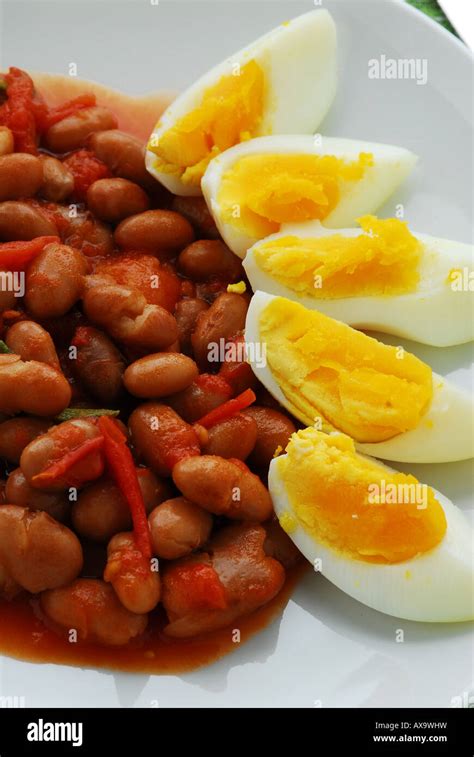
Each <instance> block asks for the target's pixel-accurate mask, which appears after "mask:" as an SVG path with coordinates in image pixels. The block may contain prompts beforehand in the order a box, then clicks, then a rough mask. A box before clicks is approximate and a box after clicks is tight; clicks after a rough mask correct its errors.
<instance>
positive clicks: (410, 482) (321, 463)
mask: <svg viewBox="0 0 474 757" xmlns="http://www.w3.org/2000/svg"><path fill="white" fill-rule="evenodd" d="M268 486H269V490H270V494H271V497H272V500H273V505H274V508H275V512H276V514H277V516H278V518H279V520H280V523H281V525H282V526H283V528H284V529H285V530H286V531H287V533H288V534H289V536H290V537H291V539H292V540H293V542H294V543H295V544H296V546H297V547H298V549H299V550H300V551H301V552H302V553H303V555H304V556H305V557H306V558H307V559H308V560H309V561H310V562H311V563H312V564H313V566H314V568H315V570H317V571H320V572H321V573H322V574H323V575H324V576H325V577H326V578H327V579H329V581H331V582H332V583H333V584H335V585H336V586H338V587H339V588H340V589H342V591H344V592H346V594H349V595H350V596H351V597H354V599H357V600H359V602H363V603H364V604H365V605H367V606H368V607H372V608H374V609H375V610H379V611H380V612H384V613H387V614H388V615H394V616H396V617H398V618H405V619H407V620H417V621H427V622H438V623H448V622H452V621H463V620H471V619H472V618H473V617H474V583H473V566H474V553H473V532H472V529H471V527H470V525H469V523H468V522H467V520H466V518H465V516H464V514H463V513H462V511H461V510H459V509H458V508H457V507H455V506H454V505H453V503H452V502H451V500H449V499H448V498H447V497H445V496H443V495H442V494H440V493H439V492H436V491H434V490H433V489H431V488H430V487H428V486H426V485H424V484H420V483H419V482H418V481H417V480H416V479H415V478H414V476H410V475H405V474H403V473H398V472H396V471H394V470H392V469H391V468H388V467H386V466H385V465H382V464H381V463H379V462H378V461H377V460H374V459H373V458H370V457H365V456H362V455H359V454H358V453H357V452H356V450H355V448H354V442H353V441H352V439H350V438H349V437H347V436H346V435H344V434H339V433H337V434H330V435H328V434H324V433H322V432H321V431H317V430H316V429H314V428H307V429H304V430H302V431H299V432H297V433H296V434H293V436H292V438H291V440H290V442H289V444H288V446H287V449H286V454H285V455H282V456H280V457H276V458H275V459H274V460H273V461H272V463H271V465H270V472H269V479H268Z"/></svg>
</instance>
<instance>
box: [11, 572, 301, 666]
mask: <svg viewBox="0 0 474 757" xmlns="http://www.w3.org/2000/svg"><path fill="white" fill-rule="evenodd" d="M306 569H307V565H306V563H301V564H299V565H297V566H295V567H294V568H292V569H291V570H289V571H287V578H286V581H285V585H284V586H283V589H282V590H281V591H280V593H279V594H278V595H277V596H276V597H275V598H274V599H273V600H272V601H271V602H269V603H268V604H267V605H265V606H264V607H261V608H259V609H258V610H257V611H256V612H254V613H252V614H251V615H249V616H247V617H244V618H239V619H238V620H236V621H235V622H234V623H233V624H232V627H229V628H225V629H223V630H221V631H214V632H213V633H209V634H206V635H204V636H201V637H196V638H194V639H169V638H167V637H166V636H165V635H164V633H163V627H164V626H165V625H166V617H165V614H164V611H163V610H162V609H160V608H159V609H158V610H155V611H154V612H153V613H151V614H150V622H149V625H148V628H147V630H146V631H145V633H144V634H143V636H142V637H140V639H138V640H136V641H132V642H130V643H129V644H128V645H127V646H125V647H104V646H100V645H99V644H91V643H86V642H81V641H77V642H69V641H68V639H67V638H66V637H65V636H64V635H58V633H57V632H56V631H53V630H52V629H51V628H50V627H48V626H47V625H45V622H44V618H43V617H42V614H41V610H40V609H39V603H38V600H37V599H32V598H30V597H18V598H17V599H15V600H13V601H12V602H7V601H5V600H0V653H1V654H5V655H9V656H10V657H16V658H18V659H20V660H26V661H29V662H42V663H57V664H61V665H78V666H81V667H84V666H85V667H94V668H108V669H112V670H124V671H129V672H134V673H149V674H152V673H155V674H173V673H184V672H185V671H190V670H194V669H196V668H199V667H201V666H203V665H209V664H211V663H212V662H215V661H216V660H218V659H219V658H221V657H223V656H224V655H226V654H229V653H230V652H233V651H234V650H235V649H237V648H238V647H239V646H240V644H242V643H244V642H246V641H247V640H248V639H250V638H251V637H252V636H253V635H254V634H255V633H258V631H261V630H262V629H263V628H265V627H266V626H267V625H269V624H270V623H271V622H272V621H273V620H275V619H276V618H277V616H278V615H279V614H280V613H281V612H282V611H283V608H284V607H285V606H286V604H287V602H288V600H289V598H290V596H291V593H292V591H293V589H294V587H295V585H296V583H297V582H298V580H299V579H300V577H301V576H302V575H303V573H304V572H305V570H306ZM234 629H239V631H240V643H236V642H235V641H234V640H233V632H234Z"/></svg>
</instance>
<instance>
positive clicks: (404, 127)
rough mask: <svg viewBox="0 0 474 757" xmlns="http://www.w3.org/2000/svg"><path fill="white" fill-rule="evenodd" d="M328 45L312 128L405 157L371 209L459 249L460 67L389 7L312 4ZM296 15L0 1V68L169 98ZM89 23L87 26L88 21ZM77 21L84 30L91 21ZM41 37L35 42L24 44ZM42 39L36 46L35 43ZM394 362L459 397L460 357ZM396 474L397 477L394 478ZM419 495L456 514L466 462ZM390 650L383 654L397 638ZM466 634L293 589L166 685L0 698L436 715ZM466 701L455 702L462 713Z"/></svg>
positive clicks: (467, 219)
mask: <svg viewBox="0 0 474 757" xmlns="http://www.w3.org/2000/svg"><path fill="white" fill-rule="evenodd" d="M324 6H325V7H327V8H328V9H329V10H330V11H331V12H332V13H333V15H334V18H335V20H336V23H337V27H338V33H339V43H340V68H341V77H340V86H339V92H338V96H337V101H336V103H335V105H334V107H333V109H332V111H331V113H330V116H329V118H328V120H327V122H326V124H325V125H324V127H323V128H322V129H321V130H322V131H323V133H327V134H329V135H331V136H343V137H354V138H361V139H367V140H373V141H381V142H389V143H390V142H393V143H394V144H399V145H402V146H404V147H407V148H409V149H411V150H413V151H415V152H416V153H418V154H419V155H420V157H421V160H420V164H419V167H418V168H417V171H416V175H415V176H413V178H412V180H411V181H410V182H409V183H408V184H407V186H406V187H405V188H403V189H402V191H400V192H399V193H398V195H397V196H396V197H395V198H394V199H393V200H391V201H390V202H389V203H388V204H387V205H386V206H385V207H384V208H383V214H384V215H391V214H393V213H394V209H395V204H396V203H400V202H401V203H403V204H404V206H405V209H406V218H407V219H409V221H410V223H411V224H412V226H413V228H414V229H416V230H417V231H421V232H427V233H430V234H434V235H439V236H446V237H451V238H452V239H457V240H460V241H464V242H467V241H468V240H469V239H470V238H471V234H472V199H473V198H472V176H471V175H470V172H469V169H470V154H471V149H472V95H471V91H470V82H471V81H472V79H471V76H472V71H471V60H470V56H469V53H468V52H467V50H466V49H465V48H464V46H463V45H462V43H461V42H459V41H458V40H457V39H455V38H454V37H453V36H452V35H450V34H449V33H448V32H446V31H445V30H444V29H442V28H440V27H439V26H438V25H437V24H435V23H434V22H432V21H430V20H429V19H427V18H425V17H424V16H423V15H422V14H420V13H418V12H416V11H414V10H413V9H412V8H410V7H409V6H406V5H404V4H402V3H398V2H391V1H387V2H385V0H376V2H367V1H362V0H361V1H360V2H359V1H358V0H352V1H349V0H341V2H330V0H327V1H325V2H324ZM311 7H312V3H311V2H299V1H295V2H291V0H290V1H289V0H285V2H275V1H272V2H259V1H258V0H251V2H247V1H246V0H241V1H240V2H235V1H234V0H229V1H228V2H223V1H222V0H220V1H219V2H216V1H214V2H201V0H194V1H193V2H176V1H175V0H173V2H166V0H160V2H159V4H158V5H152V4H151V3H150V2H149V1H148V2H147V0H139V1H138V2H120V0H112V1H111V2H92V3H88V2H83V1H82V0H81V2H76V1H75V0H71V1H70V2H62V3H60V4H59V3H55V2H54V3H53V2H42V0H36V1H35V2H21V3H18V2H14V1H13V0H11V1H9V0H6V1H5V0H4V2H3V23H2V38H1V40H0V41H1V43H2V44H1V48H2V60H1V61H0V64H1V66H2V67H5V66H7V65H9V64H14V65H16V66H20V67H23V68H26V69H28V68H30V69H32V70H37V71H38V70H43V71H52V72H57V73H67V71H68V65H69V63H71V62H75V63H76V64H77V66H78V72H79V74H78V75H79V76H80V77H81V78H91V79H95V80H97V81H100V82H103V83H104V84H107V85H110V86H113V87H116V88H122V89H123V90H125V91H126V92H128V93H130V94H133V93H137V94H141V93H144V92H146V91H147V90H150V89H157V88H158V89H159V88H167V89H169V88H171V89H174V88H176V89H181V88H182V87H184V86H186V85H187V84H189V83H190V82H191V81H192V80H193V79H195V78H196V77H197V76H198V75H199V74H201V73H202V72H204V71H205V70H206V69H207V68H209V67H210V66H211V65H213V64H214V63H217V62H218V61H219V60H220V59H222V58H224V57H225V56H227V55H229V54H231V53H232V52H234V51H235V50H237V49H239V48H240V47H242V46H243V45H245V44H247V43H248V42H250V41H251V40H253V39H254V38H256V37H257V36H258V35H260V34H261V33H263V32H265V31H266V30H268V29H270V28H272V27H273V26H274V25H276V24H278V23H280V22H282V21H285V20H287V19H289V18H291V17H293V16H296V15H298V14H299V13H303V12H305V11H307V10H309V9H310V8H311ZM89 14H90V15H89ZM91 17H92V18H93V19H94V20H93V22H92V21H91ZM40 25H41V29H42V31H41V35H40V36H38V30H39V28H40ZM46 29H47V30H48V35H47V37H46V36H45V35H46V32H45V30H46ZM382 54H385V55H386V56H387V57H395V58H413V57H415V58H417V57H419V58H425V59H426V60H427V61H428V83H427V85H426V86H420V85H418V84H417V83H416V81H412V80H405V81H397V80H394V81H387V80H385V81H378V80H369V79H368V76H367V69H368V60H370V59H371V58H378V57H379V56H380V55H382ZM409 348H410V349H411V350H412V351H413V352H415V353H416V354H418V355H419V356H420V357H422V358H423V359H425V360H426V361H427V362H429V363H431V364H432V366H433V368H434V369H435V370H436V371H437V372H439V373H442V374H449V375H450V377H451V378H452V379H453V381H455V382H456V383H459V384H462V385H464V386H467V387H469V388H470V387H472V369H471V362H472V345H470V346H465V347H455V348H452V349H443V350H436V349H433V348H431V349H429V348H423V347H420V346H419V345H418V346H417V345H415V344H410V345H409ZM408 467H409V466H403V468H404V470H406V469H408ZM411 470H412V471H413V473H414V474H415V475H416V476H418V477H419V478H420V479H421V480H423V481H425V482H427V483H430V484H432V485H434V486H435V487H436V488H438V489H440V490H441V491H443V492H444V493H445V494H446V495H447V496H448V497H450V498H452V500H453V502H454V503H455V504H457V505H459V506H460V507H462V508H463V509H465V510H466V509H469V508H470V507H471V506H472V505H471V502H470V492H471V489H472V467H471V464H470V463H469V462H466V463H457V464H450V465H439V466H430V465H427V466H421V465H419V466H412V467H411ZM398 629H402V630H403V631H404V641H403V642H397V641H396V635H397V630H398ZM470 633H471V626H470V625H468V624H460V625H449V626H446V625H445V626H441V625H427V624H416V623H409V622H405V621H400V620H397V619H396V618H390V617H387V616H384V615H381V614H379V613H377V612H374V611H373V610H369V609H367V608H365V607H364V606H363V605H361V604H358V603H357V602H355V601H353V600H351V599H349V598H348V597H346V596H345V595H344V594H342V593H341V592H340V591H338V590H337V589H336V588H334V587H333V586H331V585H330V584H329V583H328V582H327V581H326V580H325V579H323V578H321V577H320V576H315V575H308V576H307V577H306V579H305V580H304V581H303V582H302V583H301V585H300V586H299V587H298V588H297V590H296V592H295V594H294V596H293V599H292V600H291V601H290V603H289V605H288V606H287V608H286V610H285V612H284V613H283V616H282V617H281V618H280V619H279V620H277V621H276V622H275V623H273V625H271V626H270V627H269V628H267V629H266V630H265V631H264V632H262V633H260V634H259V635H258V636H256V637H254V639H253V640H251V641H250V642H249V643H248V644H246V645H244V646H242V648H240V649H238V650H237V651H236V652H234V654H232V655H230V656H228V657H227V658H225V659H224V660H222V661H220V662H218V663H216V664H214V665H212V666H210V667H209V668H207V669H201V670H198V671H195V672H194V673H190V674H186V675H181V676H164V677H158V676H147V675H133V674H125V673H116V672H104V671H96V670H89V669H80V668H69V667H62V666H55V665H31V664H27V663H21V662H17V661H15V660H11V659H6V658H4V659H3V660H2V661H1V663H0V666H1V667H0V674H1V688H0V695H1V696H14V695H17V696H25V702H26V705H27V706H39V705H41V706H68V707H76V706H90V707H101V706H102V707H103V706H112V707H113V706H141V707H149V706H152V704H153V703H154V702H155V701H156V700H157V701H158V702H159V705H160V706H161V707H168V706H197V707H207V706H265V707H268V706H277V707H280V706H303V707H314V706H323V707H329V706H338V707H370V706H375V707H412V706H428V707H443V706H450V705H451V704H457V703H459V702H461V701H462V699H455V698H456V697H460V698H462V696H463V694H464V696H465V697H467V692H468V691H469V690H470V687H471V684H472V680H473V679H472V669H471V668H472V646H471V637H470ZM464 701H466V699H465V700H464Z"/></svg>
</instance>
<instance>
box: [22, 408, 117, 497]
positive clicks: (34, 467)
mask: <svg viewBox="0 0 474 757" xmlns="http://www.w3.org/2000/svg"><path fill="white" fill-rule="evenodd" d="M100 436H101V434H100V431H99V429H98V428H97V425H96V424H95V423H94V422H93V421H91V420H90V419H88V418H75V419H74V420H72V421H65V422H64V423H60V424H58V425H57V426H53V427H52V428H51V429H50V430H49V431H48V432H47V433H46V434H42V436H39V437H38V438H37V439H34V440H33V441H32V442H30V444H28V446H27V447H25V449H24V450H23V452H22V455H21V458H20V468H21V470H22V471H23V474H24V476H25V478H26V480H27V481H28V483H29V484H30V485H31V486H34V487H35V489H45V490H46V491H64V490H65V489H68V488H69V487H71V486H74V487H76V488H80V487H81V486H83V485H84V484H86V483H87V482H88V481H94V480H95V479H96V478H99V477H100V476H101V475H102V473H103V471H104V461H103V457H102V454H101V451H100V450H93V451H91V452H90V453H89V454H88V455H86V456H85V457H84V458H83V459H82V460H80V461H79V462H77V463H75V464H74V465H72V466H71V467H70V468H69V469H68V470H67V472H66V473H64V474H63V475H61V476H58V477H57V478H56V479H55V481H54V482H51V481H50V482H48V483H47V484H45V483H44V482H42V481H38V480H37V479H36V478H35V477H37V476H38V475H39V474H40V473H42V472H43V471H45V470H46V469H47V468H49V467H50V466H51V465H52V464H53V463H55V462H57V461H58V460H61V459H62V458H63V457H64V455H67V453H68V452H70V451H71V450H74V449H77V448H78V447H80V446H81V445H82V444H84V442H87V441H91V440H92V439H96V438H97V437H100Z"/></svg>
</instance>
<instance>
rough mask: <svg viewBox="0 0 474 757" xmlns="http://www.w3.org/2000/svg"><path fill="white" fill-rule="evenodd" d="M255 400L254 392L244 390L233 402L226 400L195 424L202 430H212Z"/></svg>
mask: <svg viewBox="0 0 474 757" xmlns="http://www.w3.org/2000/svg"><path fill="white" fill-rule="evenodd" d="M256 399H257V397H256V395H255V392H254V391H252V389H246V390H245V392H242V394H239V395H238V397H234V399H233V400H227V402H224V403H223V404H222V405H219V407H216V408H215V409H214V410H211V412H210V413H207V414H206V415H204V416H203V417H202V418H201V419H200V420H199V421H197V423H199V425H200V426H204V428H212V426H215V425H216V423H221V422H222V421H226V420H227V419H228V418H232V416H233V415H237V413H239V412H240V411H241V410H244V409H245V408H246V407H248V406H249V405H251V404H252V402H255V400H256Z"/></svg>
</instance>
